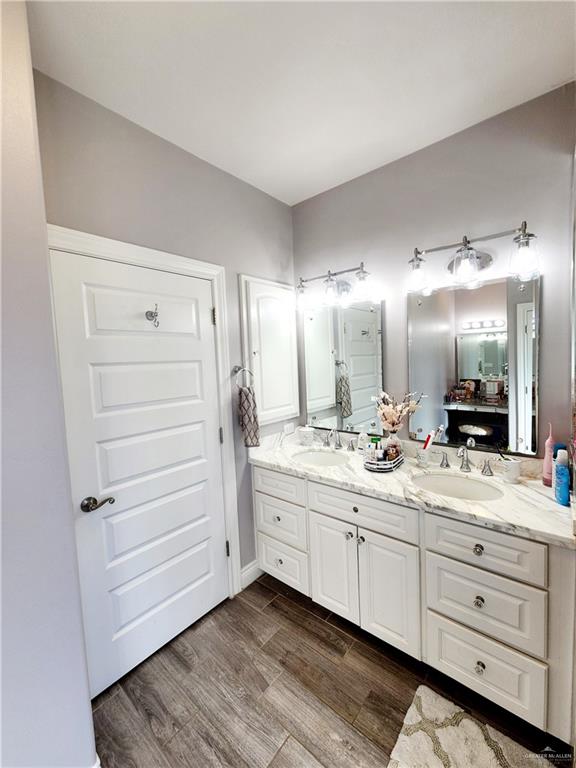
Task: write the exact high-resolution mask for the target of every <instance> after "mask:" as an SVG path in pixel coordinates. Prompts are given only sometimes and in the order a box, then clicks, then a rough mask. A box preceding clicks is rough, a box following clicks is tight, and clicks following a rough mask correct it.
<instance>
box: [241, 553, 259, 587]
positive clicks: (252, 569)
mask: <svg viewBox="0 0 576 768" xmlns="http://www.w3.org/2000/svg"><path fill="white" fill-rule="evenodd" d="M263 573H264V571H263V570H262V569H261V568H260V567H259V566H258V560H252V562H251V563H248V565H245V566H244V568H242V570H241V571H240V584H241V586H242V589H246V587H247V586H248V585H249V584H252V582H253V581H256V579H257V578H258V577H259V576H261V575H262V574H263Z"/></svg>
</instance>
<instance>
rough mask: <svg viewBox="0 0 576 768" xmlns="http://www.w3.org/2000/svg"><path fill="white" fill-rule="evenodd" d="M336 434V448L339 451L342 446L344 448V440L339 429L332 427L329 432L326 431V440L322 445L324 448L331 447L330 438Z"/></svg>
mask: <svg viewBox="0 0 576 768" xmlns="http://www.w3.org/2000/svg"><path fill="white" fill-rule="evenodd" d="M332 436H334V448H335V449H336V450H337V451H339V450H340V448H342V440H341V439H340V432H338V430H337V429H331V430H330V431H329V432H327V433H326V436H325V438H324V442H323V443H322V445H323V446H324V448H330V446H331V443H330V438H331V437H332Z"/></svg>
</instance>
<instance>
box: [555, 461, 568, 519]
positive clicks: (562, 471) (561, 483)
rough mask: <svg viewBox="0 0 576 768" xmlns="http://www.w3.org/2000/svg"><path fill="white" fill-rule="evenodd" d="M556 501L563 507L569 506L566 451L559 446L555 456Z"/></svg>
mask: <svg viewBox="0 0 576 768" xmlns="http://www.w3.org/2000/svg"><path fill="white" fill-rule="evenodd" d="M555 495H556V501H557V502H558V504H562V506H563V507H569V506H570V470H569V469H568V451H566V450H564V449H563V448H561V449H560V450H559V451H558V456H557V458H556V494H555Z"/></svg>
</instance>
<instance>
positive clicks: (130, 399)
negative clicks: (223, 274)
mask: <svg viewBox="0 0 576 768" xmlns="http://www.w3.org/2000/svg"><path fill="white" fill-rule="evenodd" d="M53 229H56V230H57V231H56V232H54V231H51V233H50V234H51V235H52V237H51V245H54V244H55V241H56V242H57V243H58V244H60V245H66V244H67V243H72V245H74V244H76V243H77V244H79V245H80V247H81V249H82V250H88V248H91V249H92V251H93V252H94V251H98V250H100V251H101V252H103V253H105V254H106V255H105V257H104V259H99V258H87V257H83V256H80V255H78V254H77V253H66V252H63V251H58V250H53V251H52V252H51V260H52V267H53V286H54V302H55V315H56V324H57V336H58V345H59V354H60V363H61V373H62V383H63V392H64V401H65V413H66V428H67V436H68V452H69V460H70V467H71V482H72V490H73V498H74V502H75V505H76V509H75V516H76V530H77V542H78V552H79V566H80V573H81V587H82V598H83V610H84V619H85V633H86V641H87V649H88V658H89V667H90V669H89V673H90V681H91V692H92V694H93V695H95V694H96V693H97V692H99V691H100V690H103V688H105V687H107V686H108V685H109V684H110V683H111V682H113V680H115V679H117V678H118V677H119V676H121V675H122V674H124V673H125V672H126V671H128V669H130V668H131V667H133V666H134V665H135V664H137V663H139V662H140V661H141V660H142V659H143V658H145V657H146V656H148V655H149V654H150V653H152V652H153V651H154V650H156V649H157V648H158V647H160V646H161V645H163V644H164V643H165V642H167V641H168V640H169V639H170V638H171V637H173V636H174V635H175V634H177V633H178V632H180V631H182V629H184V628H185V627H186V626H188V625H189V624H191V623H192V622H193V621H195V620H196V619H197V618H198V617H199V616H201V615H202V614H203V613H205V612H206V611H207V610H209V609H210V608H211V607H213V606H214V605H216V604H217V603H218V602H220V601H221V600H223V599H224V598H225V597H227V596H228V594H229V593H231V592H232V593H233V592H234V591H235V578H231V579H230V582H229V579H228V559H227V558H226V547H225V542H226V538H227V533H226V526H225V520H224V502H223V490H224V487H223V482H222V457H221V454H220V445H219V441H218V430H219V424H220V421H221V418H220V417H221V414H220V402H219V401H220V398H219V397H216V398H215V397H214V396H213V395H214V392H215V391H218V390H219V386H218V381H217V368H216V355H215V352H216V351H215V344H214V326H213V325H212V323H211V317H210V315H211V308H212V306H213V304H214V301H213V296H212V288H213V282H212V281H211V280H206V279H195V278H191V277H188V276H181V275H179V274H170V272H169V271H168V272H164V271H158V270H155V269H144V268H139V267H136V266H129V265H127V264H120V263H114V262H112V261H110V260H106V259H107V258H108V259H109V258H110V253H111V252H115V253H116V254H118V253H119V254H120V255H124V256H127V255H128V254H130V258H131V259H133V260H134V261H137V260H138V256H140V257H142V256H147V257H148V258H149V259H150V258H152V259H154V258H156V256H157V254H156V252H149V251H148V249H139V248H138V247H136V246H128V245H127V244H122V243H114V241H107V240H104V239H103V238H93V237H92V236H85V235H82V234H81V233H70V232H69V231H66V230H60V228H51V230H53ZM100 241H101V242H100ZM79 249H80V248H78V249H77V250H79ZM133 251H136V252H138V251H144V252H146V253H145V254H143V253H140V254H139V253H136V254H135V253H134V252H133ZM166 256H168V255H166ZM170 258H171V260H172V263H173V264H174V262H177V260H178V257H170ZM144 260H145V259H144ZM182 261H188V260H184V259H182ZM156 303H158V305H159V318H158V319H159V322H160V325H159V327H158V328H155V327H154V325H153V323H152V322H150V321H148V320H146V319H145V317H144V312H145V310H146V309H152V310H153V309H154V305H155V304H156ZM148 305H150V306H148ZM221 352H222V351H220V353H221ZM227 426H228V427H229V426H230V425H227ZM226 431H228V429H227V430H226ZM231 447H232V446H231V444H230V448H231ZM86 496H95V497H97V498H98V499H99V500H100V499H102V498H105V497H106V496H113V497H114V498H115V503H114V505H109V504H105V505H104V506H103V507H101V508H100V509H98V510H96V511H93V512H90V513H88V514H86V513H83V512H81V511H80V508H79V504H80V501H81V499H82V498H84V497H86ZM235 533H236V535H237V531H236V532H235ZM228 535H229V534H228ZM236 544H237V539H236ZM235 565H236V566H238V570H239V563H236V564H235ZM233 570H235V568H234V569H233Z"/></svg>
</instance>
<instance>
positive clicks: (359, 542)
mask: <svg viewBox="0 0 576 768" xmlns="http://www.w3.org/2000/svg"><path fill="white" fill-rule="evenodd" d="M356 541H357V542H358V545H360V544H364V542H365V541H366V539H365V538H364V536H358V538H357V539H356Z"/></svg>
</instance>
